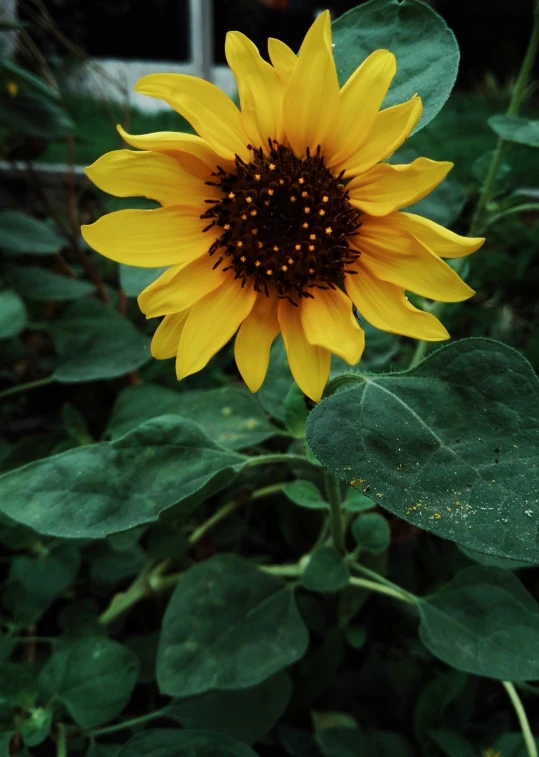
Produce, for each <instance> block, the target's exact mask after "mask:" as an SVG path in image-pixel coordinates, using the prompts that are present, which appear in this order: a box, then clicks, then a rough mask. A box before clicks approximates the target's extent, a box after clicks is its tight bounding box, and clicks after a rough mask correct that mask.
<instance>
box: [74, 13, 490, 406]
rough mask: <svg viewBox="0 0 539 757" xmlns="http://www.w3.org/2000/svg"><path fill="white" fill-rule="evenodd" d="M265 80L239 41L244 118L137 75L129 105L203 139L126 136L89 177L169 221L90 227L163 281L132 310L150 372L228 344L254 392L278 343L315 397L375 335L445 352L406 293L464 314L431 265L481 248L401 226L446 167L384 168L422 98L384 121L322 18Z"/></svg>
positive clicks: (384, 66)
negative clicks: (149, 323)
mask: <svg viewBox="0 0 539 757" xmlns="http://www.w3.org/2000/svg"><path fill="white" fill-rule="evenodd" d="M268 51H269V58H270V60H271V64H269V63H267V62H266V61H265V60H264V59H263V58H262V57H261V56H260V54H259V52H258V49H257V48H256V46H255V45H254V44H253V43H252V42H251V41H250V40H249V39H248V38H247V37H245V36H244V35H243V34H240V33H239V32H231V33H229V34H228V36H227V40H226V56H227V61H228V63H229V66H230V68H231V69H232V71H233V73H234V76H235V78H236V81H237V85H238V91H239V99H240V106H241V108H240V109H238V108H237V107H236V105H235V104H234V102H233V101H232V100H231V99H230V98H228V97H227V96H226V95H225V94H224V93H223V92H222V91H221V90H220V89H218V88H217V87H216V86H214V85H213V84H211V83H209V82H207V81H204V80H202V79H198V78H196V77H193V76H187V75H183V74H151V75H148V76H144V77H143V78H142V79H140V81H139V82H138V83H137V85H136V90H137V91H138V92H140V93H143V94H145V95H149V96H150V97H156V98H160V99H162V100H164V101H165V102H167V103H168V104H169V105H171V106H172V107H173V108H174V109H175V110H177V111H178V112H179V113H180V114H181V115H182V116H184V117H185V118H186V119H187V120H188V121H189V123H190V124H191V125H192V127H193V128H194V130H195V131H196V132H197V135H196V136H195V135H193V134H185V133H175V132H158V133H154V134H144V135H140V136H132V135H129V134H127V133H126V132H125V131H124V130H123V129H122V128H121V127H118V129H119V131H120V134H121V135H122V137H123V139H124V140H125V142H126V143H127V144H129V145H130V146H131V147H134V148H137V150H139V151H132V150H116V151H114V152H110V153H108V154H106V155H104V156H103V157H101V158H100V159H99V160H98V161H96V163H94V164H93V165H92V166H90V167H89V168H88V169H87V174H88V176H89V178H90V179H91V180H92V181H93V182H94V184H96V185H97V186H98V187H100V188H101V189H103V190H104V191H106V192H109V193H111V194H113V195H117V196H119V197H130V196H144V197H147V198H150V199H152V200H156V201H157V202H158V203H160V205H161V206H162V207H160V208H157V209H155V210H120V211H118V212H115V213H110V214H108V215H106V216H104V217H102V218H100V219H99V220H98V221H97V222H96V223H94V224H91V225H88V226H84V227H83V228H82V233H83V236H84V239H85V240H86V242H87V243H88V244H89V245H90V246H91V247H93V248H94V249H95V250H97V251H98V252H100V253H101V254H102V255H105V256H106V257H108V258H111V259H112V260H115V261H118V262H120V263H127V264H128V265H132V266H147V267H156V266H170V267H169V268H168V269H167V270H166V271H165V272H164V273H163V274H162V275H161V276H159V278H157V280H156V281H155V282H154V283H152V284H151V285H150V286H148V287H147V288H146V289H145V290H144V291H143V292H142V293H141V294H140V296H139V298H138V302H139V305H140V308H141V310H142V311H143V312H144V313H145V314H146V316H147V317H148V318H154V317H157V316H164V318H163V320H162V321H161V323H160V325H159V326H158V328H157V330H156V332H155V335H154V337H153V340H152V355H153V356H154V357H156V358H158V359H162V358H171V357H174V356H176V370H177V376H178V380H180V379H182V378H184V377H185V376H189V375H190V374H193V373H195V372H197V371H200V370H201V369H202V368H204V367H205V366H206V364H207V363H208V361H209V360H210V359H211V358H212V357H213V355H215V354H216V353H217V352H218V351H219V350H220V349H221V348H222V347H223V346H224V345H225V344H226V343H227V342H228V341H229V340H230V339H231V338H232V337H233V336H234V335H236V338H235V342H234V353H235V359H236V363H237V366H238V369H239V371H240V373H241V375H242V377H243V379H244V381H245V383H246V384H247V386H248V387H249V389H250V390H251V391H253V392H255V391H257V390H258V389H259V388H260V386H261V385H262V382H263V381H264V378H265V375H266V372H267V368H268V361H269V353H270V347H271V344H272V342H273V340H274V339H275V337H276V336H277V334H278V333H279V332H280V333H281V334H282V337H283V341H284V346H285V349H286V354H287V358H288V363H289V365H290V369H291V372H292V374H293V376H294V379H295V380H296V382H297V384H298V385H299V387H300V388H301V389H302V391H303V392H304V393H305V394H306V395H308V396H309V397H310V398H311V399H313V400H315V401H318V400H319V399H320V397H321V396H322V392H323V390H324V386H325V384H326V381H327V379H328V375H329V370H330V360H331V354H332V353H333V354H335V355H338V356H339V357H341V358H342V359H343V360H345V361H346V362H347V363H349V364H350V365H354V364H356V363H357V362H358V361H359V359H360V358H361V355H362V352H363V349H364V344H365V335H364V331H363V330H362V328H361V327H360V325H359V322H358V319H357V317H356V312H357V313H359V314H360V315H361V316H362V317H363V318H365V320H367V321H368V322H369V323H371V324H372V325H373V326H375V327H376V328H379V329H383V330H385V331H389V332H393V333H396V334H402V335H404V336H408V337H413V338H416V339H425V340H430V341H436V340H441V339H447V338H448V336H449V335H448V333H447V331H446V329H445V328H444V327H443V325H442V324H441V323H440V322H439V321H438V320H437V319H436V318H435V317H434V315H432V314H431V313H427V312H422V311H421V310H418V309H417V308H415V307H414V306H413V305H412V304H411V303H410V302H409V301H408V299H407V298H406V295H405V290H408V291H410V292H414V293H416V294H418V295H421V296H422V297H426V298H430V299H434V300H442V301H445V302H458V301H460V300H464V299H466V298H468V297H470V296H471V295H472V294H473V293H474V292H473V290H472V289H470V287H469V286H468V285H467V284H465V283H464V282H463V281H462V280H461V279H460V278H459V276H458V275H457V274H456V273H455V271H454V270H453V269H452V268H451V267H449V266H448V265H447V264H446V263H444V262H443V261H442V260H441V258H442V257H445V258H457V257H461V256H464V255H468V254H469V253H471V252H474V251H475V250H476V249H478V248H479V247H480V246H481V244H482V243H483V240H482V239H469V238H465V237H461V236H458V235H457V234H454V233H453V232H451V231H448V230H447V229H445V228H443V227H442V226H439V225H438V224H436V223H433V222H432V221H430V220H427V219H425V218H422V217H420V216H417V215H414V214H412V213H406V212H401V211H400V209H401V208H405V207H407V206H409V205H411V204H412V203H414V202H416V201H417V200H420V199H421V198H422V197H424V196H425V195H427V194H428V193H429V192H430V191H431V190H432V189H434V187H436V186H437V185H438V184H439V183H440V182H441V181H442V180H443V179H444V177H445V176H446V174H447V173H448V171H449V170H450V169H451V167H452V164H451V163H447V162H437V161H433V160H428V159H426V158H417V159H416V160H414V161H413V162H412V163H410V164H409V165H398V164H397V165H395V164H389V163H385V162H383V161H385V160H386V158H388V156H390V155H391V154H392V153H393V152H394V151H395V150H396V149H397V148H398V147H400V146H401V145H402V144H403V142H404V141H405V140H406V139H407V137H408V136H409V135H410V133H411V132H412V130H413V129H414V127H415V126H416V124H417V122H418V120H419V118H420V116H421V110H422V106H421V99H420V98H419V97H418V96H414V97H412V98H411V100H409V101H408V102H404V103H402V104H400V105H395V106H393V107H390V108H386V109H384V110H380V108H381V105H382V102H383V100H384V97H385V95H386V93H387V90H388V88H389V85H390V83H391V80H392V78H393V76H394V75H395V71H396V61H395V57H394V55H393V54H392V53H391V52H389V51H388V50H377V51H375V52H373V53H372V54H371V55H369V57H368V58H367V59H366V60H365V61H364V62H363V63H362V65H361V66H359V68H358V69H357V70H356V71H355V72H354V73H353V74H352V76H351V77H350V78H349V79H348V81H347V82H346V84H345V85H344V86H343V87H342V88H339V84H338V79H337V72H336V68H335V62H334V60H333V54H332V42H331V27H330V18H329V13H328V12H327V11H326V12H325V13H322V14H321V15H320V16H319V17H318V18H317V19H316V21H315V22H314V23H313V25H312V26H311V28H310V29H309V31H308V32H307V35H306V36H305V39H304V41H303V43H302V45H301V49H300V51H299V53H298V55H297V56H296V55H295V54H294V53H293V51H292V50H291V49H290V48H289V47H287V45H285V44H284V43H283V42H280V41H279V40H276V39H270V40H269V42H268Z"/></svg>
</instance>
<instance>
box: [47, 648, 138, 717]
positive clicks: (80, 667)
mask: <svg viewBox="0 0 539 757" xmlns="http://www.w3.org/2000/svg"><path fill="white" fill-rule="evenodd" d="M138 671H139V661H138V658H137V657H136V656H135V655H134V654H133V653H132V652H131V651H130V650H129V649H127V647H124V646H123V645H122V644H118V642H117V641H112V639H106V638H104V637H102V636H95V637H86V638H83V639H79V640H78V641H76V642H75V643H74V644H72V645H71V646H69V647H67V648H66V647H58V648H57V649H56V650H55V651H54V653H53V656H52V657H51V659H50V660H49V661H48V662H47V664H46V665H45V667H44V668H43V670H42V672H41V677H40V682H41V686H42V687H43V688H44V689H45V690H46V691H47V693H48V694H49V695H50V696H55V697H57V698H58V699H59V700H60V701H62V702H63V703H64V704H65V706H66V707H67V709H68V711H69V714H70V715H71V717H72V718H73V719H74V720H75V721H76V722H77V723H78V724H79V725H80V726H81V727H82V728H95V727H96V726H99V725H102V724H103V723H107V722H108V721H109V720H112V718H113V717H115V716H116V715H117V714H118V713H119V712H121V710H122V709H123V708H124V707H125V705H126V704H127V702H128V701H129V698H130V696H131V692H132V690H133V687H134V685H135V683H136V681H137V677H138Z"/></svg>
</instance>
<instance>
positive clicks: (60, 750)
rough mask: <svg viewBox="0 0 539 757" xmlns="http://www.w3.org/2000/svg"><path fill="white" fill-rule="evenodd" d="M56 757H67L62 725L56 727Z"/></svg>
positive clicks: (64, 733) (64, 732)
mask: <svg viewBox="0 0 539 757" xmlns="http://www.w3.org/2000/svg"><path fill="white" fill-rule="evenodd" d="M56 757H67V740H66V731H65V726H64V725H63V723H58V725H57V736H56Z"/></svg>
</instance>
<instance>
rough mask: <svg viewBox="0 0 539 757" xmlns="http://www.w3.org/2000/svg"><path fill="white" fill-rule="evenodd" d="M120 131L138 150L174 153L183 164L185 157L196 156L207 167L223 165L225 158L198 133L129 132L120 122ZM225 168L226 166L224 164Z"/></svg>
mask: <svg viewBox="0 0 539 757" xmlns="http://www.w3.org/2000/svg"><path fill="white" fill-rule="evenodd" d="M116 128H117V129H118V133H119V134H120V136H121V137H122V139H123V140H124V142H127V144H128V145H130V146H131V147H136V148H137V150H153V151H154V152H160V153H161V152H162V153H165V154H167V155H172V156H173V157H174V158H176V159H177V160H178V159H179V160H180V162H181V163H182V165H183V164H184V163H183V161H184V160H185V157H186V156H187V157H188V158H191V159H192V158H196V159H197V160H198V161H200V162H201V163H203V164H204V166H205V167H206V169H207V170H208V171H209V172H211V171H215V168H216V166H217V165H218V164H219V165H223V159H222V158H221V156H219V155H218V154H217V153H216V152H215V150H214V149H213V148H212V147H210V145H209V144H208V143H207V142H206V140H205V139H202V138H201V137H197V135H196V134H186V133H182V132H179V131H156V132H153V133H152V134H128V133H127V132H126V131H125V129H124V128H123V127H122V126H120V124H118V125H117V126H116ZM223 168H225V166H223Z"/></svg>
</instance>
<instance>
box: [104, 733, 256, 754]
mask: <svg viewBox="0 0 539 757" xmlns="http://www.w3.org/2000/svg"><path fill="white" fill-rule="evenodd" d="M117 757H257V755H256V754H255V752H253V750H252V749H251V748H250V747H248V746H247V745H246V744H242V743H241V741H236V740H235V739H231V738H230V737H229V736H223V735H222V734H220V733H211V732H209V731H178V730H174V729H172V728H171V729H167V730H160V729H157V728H154V729H152V730H150V731H143V733H137V734H136V736H133V738H131V739H129V741H128V742H127V744H124V745H123V746H122V747H121V748H120V750H119V751H118V752H117Z"/></svg>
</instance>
